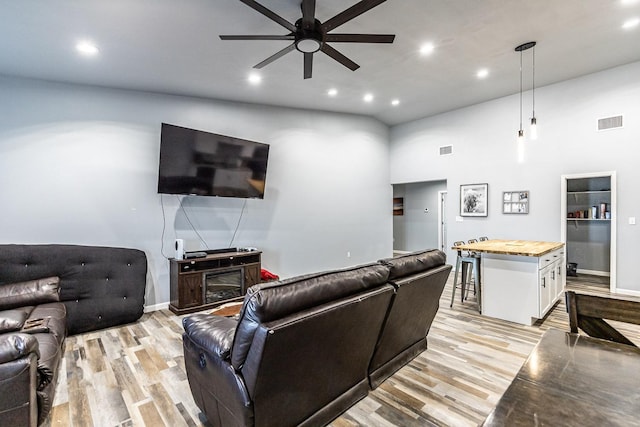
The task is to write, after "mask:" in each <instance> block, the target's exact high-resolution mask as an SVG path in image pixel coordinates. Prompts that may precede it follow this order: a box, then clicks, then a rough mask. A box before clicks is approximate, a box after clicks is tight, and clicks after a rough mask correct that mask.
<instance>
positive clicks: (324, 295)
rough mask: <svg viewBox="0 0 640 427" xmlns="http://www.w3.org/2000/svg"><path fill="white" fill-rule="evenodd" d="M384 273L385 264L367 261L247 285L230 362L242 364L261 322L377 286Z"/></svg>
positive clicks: (237, 364) (386, 276)
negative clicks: (353, 265)
mask: <svg viewBox="0 0 640 427" xmlns="http://www.w3.org/2000/svg"><path fill="white" fill-rule="evenodd" d="M388 276H389V269H388V268H387V267H385V266H383V265H380V264H367V265H361V266H355V267H351V268H346V269H342V270H334V271H327V272H321V273H314V274H308V275H304V276H299V277H294V278H291V279H286V280H281V281H278V282H268V283H260V284H258V285H254V286H252V287H250V288H249V289H248V290H247V294H246V295H245V298H244V304H243V306H242V309H241V311H240V315H239V319H238V327H237V329H236V334H235V337H234V341H233V348H232V351H231V364H232V365H233V367H234V368H236V369H240V368H241V367H242V365H243V364H244V362H245V360H246V358H247V354H248V353H249V350H250V348H251V344H252V342H253V337H254V335H255V333H256V330H257V329H258V327H259V326H260V324H261V323H266V322H270V321H273V320H276V319H281V318H283V317H285V316H288V315H290V314H293V313H297V312H300V311H303V310H307V309H310V308H312V307H315V306H319V305H322V304H325V303H328V302H330V301H334V300H337V299H340V298H346V297H349V296H352V295H356V294H358V293H361V292H364V291H367V290H370V289H373V288H376V287H379V286H381V285H383V284H384V283H386V281H387V278H388Z"/></svg>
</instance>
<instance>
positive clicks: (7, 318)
mask: <svg viewBox="0 0 640 427" xmlns="http://www.w3.org/2000/svg"><path fill="white" fill-rule="evenodd" d="M32 309H33V307H20V308H14V309H11V310H3V311H0V334H4V333H7V332H14V331H19V330H20V329H21V328H22V326H23V325H24V322H25V320H27V317H29V314H31V310H32Z"/></svg>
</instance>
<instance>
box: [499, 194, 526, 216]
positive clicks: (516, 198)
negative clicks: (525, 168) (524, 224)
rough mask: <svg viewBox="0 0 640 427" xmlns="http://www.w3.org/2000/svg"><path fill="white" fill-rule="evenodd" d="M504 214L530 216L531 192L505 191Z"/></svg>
mask: <svg viewBox="0 0 640 427" xmlns="http://www.w3.org/2000/svg"><path fill="white" fill-rule="evenodd" d="M502 213H505V214H528V213H529V192H528V191H503V192H502Z"/></svg>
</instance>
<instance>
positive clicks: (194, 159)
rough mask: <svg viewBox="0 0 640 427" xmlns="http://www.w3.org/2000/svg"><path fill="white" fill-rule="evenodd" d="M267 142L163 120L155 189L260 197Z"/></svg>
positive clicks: (262, 187)
mask: <svg viewBox="0 0 640 427" xmlns="http://www.w3.org/2000/svg"><path fill="white" fill-rule="evenodd" d="M268 158H269V145H268V144H262V143H259V142H254V141H248V140H245V139H240V138H233V137H231V136H224V135H218V134H215V133H210V132H204V131H200V130H195V129H188V128H184V127H180V126H175V125H170V124H166V123H163V124H162V130H161V135H160V168H159V169H160V172H159V176H158V193H164V194H189V195H197V196H220V197H246V198H258V199H262V198H263V197H264V186H265V182H266V176H267V159H268Z"/></svg>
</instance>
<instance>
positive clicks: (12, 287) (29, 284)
mask: <svg viewBox="0 0 640 427" xmlns="http://www.w3.org/2000/svg"><path fill="white" fill-rule="evenodd" d="M59 289H60V278H59V277H56V276H52V277H45V278H42V279H35V280H27V281H25V282H18V283H7V284H5V285H4V286H0V310H8V309H10V308H17V307H24V306H28V305H38V304H44V303H46V302H57V301H60V294H59Z"/></svg>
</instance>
